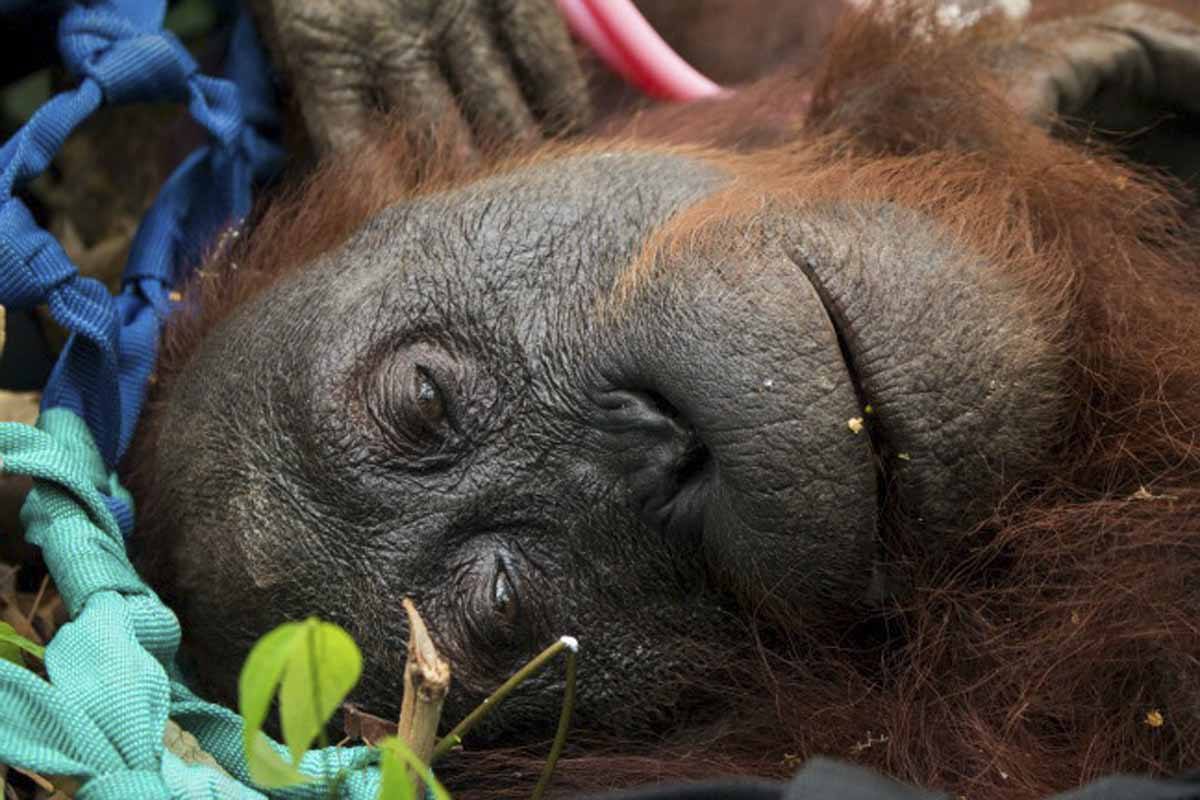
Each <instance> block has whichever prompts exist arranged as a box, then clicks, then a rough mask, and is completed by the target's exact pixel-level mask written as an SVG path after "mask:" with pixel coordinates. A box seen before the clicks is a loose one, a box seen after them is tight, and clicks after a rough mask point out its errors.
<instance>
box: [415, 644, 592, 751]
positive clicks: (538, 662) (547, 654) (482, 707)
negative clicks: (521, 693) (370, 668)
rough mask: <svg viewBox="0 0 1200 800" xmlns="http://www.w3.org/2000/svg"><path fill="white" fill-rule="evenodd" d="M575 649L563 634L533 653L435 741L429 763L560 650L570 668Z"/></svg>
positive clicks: (448, 749) (449, 747)
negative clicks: (567, 655)
mask: <svg viewBox="0 0 1200 800" xmlns="http://www.w3.org/2000/svg"><path fill="white" fill-rule="evenodd" d="M578 649H579V643H578V642H576V641H575V639H574V638H573V637H570V636H564V637H562V638H561V639H559V640H558V641H557V642H555V643H554V644H552V645H550V646H549V647H547V648H546V649H545V650H543V651H542V652H540V653H538V654H537V655H536V656H534V657H533V660H531V661H530V662H529V663H528V664H526V665H525V666H523V667H521V668H520V669H519V670H517V671H516V672H515V673H513V676H512V677H511V678H509V679H508V680H506V681H505V682H504V683H502V684H500V688H498V689H496V691H494V692H492V693H491V694H490V695H488V696H487V697H485V698H484V699H483V702H482V703H480V704H479V705H478V706H476V708H475V710H474V711H472V712H471V713H470V714H468V715H467V716H466V718H465V719H463V721H462V722H460V723H458V724H457V725H455V726H454V730H452V731H450V732H449V733H447V734H446V735H445V736H444V737H442V740H441V741H440V742H438V743H437V747H435V748H434V750H433V755H432V756H430V759H429V764H430V765H431V766H432V764H433V762H435V761H437V760H438V759H439V758H441V757H442V756H444V755H446V753H448V752H450V749H451V748H452V747H454V746H455V745H456V744H458V743H459V742H461V741H462V737H463V736H465V735H466V734H467V733H468V732H469V731H470V730H471V729H472V728H474V727H475V726H476V725H477V724H479V722H480V721H482V720H483V719H484V718H485V717H487V716H488V714H491V713H492V711H493V710H494V709H495V708H496V706H498V705H500V703H501V702H502V701H503V700H504V698H506V697H508V696H509V695H510V694H512V691H513V690H514V689H516V688H517V687H518V686H520V685H521V684H522V683H524V682H525V681H527V680H529V679H530V678H531V677H533V676H534V675H536V674H537V673H538V672H541V670H542V668H543V667H545V666H546V664H547V663H549V662H550V660H551V659H552V658H554V657H555V656H557V655H558V654H559V653H561V652H562V651H563V650H568V651H570V652H571V654H572V659H571V660H570V661H568V662H567V663H568V669H570V665H571V664H572V663H573V661H574V654H575V651H576V650H578ZM572 697H573V694H572ZM560 726H561V720H560Z"/></svg>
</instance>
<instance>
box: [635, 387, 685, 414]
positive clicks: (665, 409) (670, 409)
mask: <svg viewBox="0 0 1200 800" xmlns="http://www.w3.org/2000/svg"><path fill="white" fill-rule="evenodd" d="M642 394H644V395H645V396H646V399H647V400H648V401H650V402H651V403H652V404H653V405H654V407H655V408H656V409H658V413H660V414H662V415H663V416H664V417H666V418H668V419H679V418H680V417H681V416H683V415H682V414H680V413H679V409H678V408H676V407H675V406H674V405H673V404H672V403H671V401H670V400H668V399H667V398H665V397H663V396H662V395H661V394H659V393H658V392H655V391H645V392H643V393H642Z"/></svg>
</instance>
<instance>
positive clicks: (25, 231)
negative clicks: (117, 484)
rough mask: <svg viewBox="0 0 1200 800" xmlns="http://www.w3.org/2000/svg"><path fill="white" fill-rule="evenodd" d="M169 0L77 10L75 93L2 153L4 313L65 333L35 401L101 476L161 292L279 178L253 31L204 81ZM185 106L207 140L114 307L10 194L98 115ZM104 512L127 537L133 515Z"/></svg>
mask: <svg viewBox="0 0 1200 800" xmlns="http://www.w3.org/2000/svg"><path fill="white" fill-rule="evenodd" d="M165 9H166V3H165V0H101V1H98V2H89V3H86V4H85V3H81V2H76V3H73V4H72V6H71V8H70V9H69V10H68V11H67V13H66V14H65V15H64V16H63V19H62V22H61V25H60V27H59V46H60V50H61V52H62V56H63V60H64V62H65V63H66V65H67V66H68V67H69V68H70V69H71V70H72V72H74V73H75V74H76V75H77V76H78V77H79V78H80V83H79V85H78V87H76V88H75V89H73V90H71V91H67V92H64V93H62V94H60V95H58V96H57V97H55V98H53V99H52V100H51V101H50V102H48V103H47V104H46V105H44V106H43V107H42V108H41V109H39V110H38V112H37V113H36V114H34V116H33V117H32V118H31V119H30V120H29V122H28V123H27V124H26V125H25V126H24V127H23V128H22V129H21V130H20V131H19V132H18V133H17V134H16V135H15V136H14V137H13V138H12V139H10V140H9V141H8V142H7V143H5V145H4V147H3V148H0V304H2V305H5V306H8V307H9V308H13V309H25V308H29V307H31V306H34V305H37V304H39V303H46V304H47V306H48V307H49V309H50V313H51V315H52V316H53V317H54V319H55V320H56V321H57V322H58V323H59V324H60V325H62V326H63V327H64V328H66V329H67V330H68V331H70V332H71V336H70V339H69V341H68V343H67V346H66V348H65V350H64V352H63V354H62V357H61V358H60V359H59V362H58V364H57V365H56V367H55V369H54V371H53V373H52V374H51V377H50V380H49V383H48V384H47V386H46V388H45V391H44V393H43V396H42V408H43V409H49V408H60V407H61V408H68V409H71V410H72V411H74V412H75V413H77V414H78V415H79V416H81V417H82V418H83V419H84V420H85V421H86V422H87V424H88V428H89V429H90V430H91V432H92V435H93V436H94V437H95V440H96V442H97V444H98V445H99V447H100V452H101V453H102V454H103V457H104V461H105V463H106V465H107V466H109V467H110V468H111V467H113V466H115V464H116V463H117V461H118V460H119V459H120V457H121V455H122V453H124V451H125V449H126V448H127V447H128V446H129V441H130V439H131V437H132V435H133V430H134V426H135V424H136V421H137V417H138V414H139V412H140V410H141V406H142V403H143V401H144V399H145V392H146V386H147V382H148V379H149V377H150V373H151V371H152V369H153V367H154V360H155V355H156V349H157V341H158V335H159V332H160V329H161V326H162V321H163V318H164V316H165V315H166V313H167V311H168V310H169V300H168V297H169V292H170V290H171V288H172V287H173V286H175V285H176V284H177V283H178V282H179V280H180V279H181V278H182V277H183V276H182V272H183V269H184V268H185V267H187V266H192V265H194V264H195V263H196V261H197V260H198V259H199V258H200V256H201V254H202V253H203V249H204V247H205V246H206V245H207V243H209V242H211V241H212V240H213V237H214V236H215V234H216V233H218V232H219V231H220V230H221V229H222V228H223V227H225V226H228V225H231V224H237V223H238V222H239V221H240V220H241V219H242V218H243V217H245V215H246V214H247V213H248V212H249V210H250V205H251V200H252V189H253V186H254V184H255V183H256V182H261V181H263V180H265V179H267V178H269V177H270V176H271V175H273V174H274V172H275V171H276V170H277V169H278V166H279V164H280V162H281V158H282V154H281V151H280V150H279V148H278V146H277V145H275V144H274V143H273V142H271V141H270V140H268V139H267V138H265V137H264V136H263V134H262V133H261V131H271V130H273V129H274V128H275V127H276V125H277V120H276V118H275V112H274V104H273V102H272V98H271V87H270V84H269V81H268V79H267V76H268V75H269V70H268V67H267V64H266V62H265V61H264V59H263V56H262V52H261V49H260V48H259V47H258V46H257V43H256V41H255V36H254V30H253V26H252V25H251V24H250V21H249V19H248V18H247V17H245V16H244V15H243V17H241V18H240V19H239V21H238V23H237V25H236V27H235V29H234V32H233V36H232V40H231V44H230V53H229V66H228V73H229V75H230V77H231V78H232V79H221V78H212V77H208V76H205V75H201V74H200V73H199V72H198V71H197V65H196V62H195V60H194V59H193V58H192V57H191V55H190V54H189V53H188V52H187V49H186V48H184V46H183V45H182V43H180V41H179V40H178V39H177V38H176V37H175V36H174V35H173V34H171V33H170V32H167V31H164V30H162V20H163V15H164V13H165ZM148 100H156V101H161V100H175V101H179V102H186V103H187V104H188V108H189V110H190V112H191V114H192V116H193V117H194V118H195V119H196V121H197V122H198V123H200V125H202V126H203V127H204V128H205V129H206V130H207V131H208V133H209V134H210V137H211V142H210V144H209V145H208V146H206V147H204V148H201V149H200V150H198V151H197V152H195V153H193V154H192V155H191V156H190V157H189V158H188V159H187V160H186V161H184V163H183V164H182V165H181V166H180V167H179V168H178V169H177V170H176V171H175V173H174V174H173V175H172V176H171V178H170V180H168V181H167V184H166V185H165V186H164V187H163V190H162V192H161V193H160V194H159V196H158V198H157V200H156V201H155V203H154V205H153V206H152V207H151V209H150V211H149V213H148V214H147V215H146V217H145V219H144V220H143V222H142V225H141V227H140V228H139V230H138V232H137V235H136V236H135V238H134V242H133V246H132V250H131V252H130V256H129V262H128V264H127V265H126V268H125V272H124V275H123V279H122V291H121V294H120V295H119V296H117V297H116V298H113V297H111V296H110V295H109V294H108V292H107V291H106V290H105V289H104V287H103V286H102V285H101V284H100V283H99V282H97V281H95V280H93V279H90V278H83V277H80V276H79V275H78V274H77V272H76V270H75V268H74V266H73V265H72V264H71V263H70V260H69V259H68V258H67V255H66V253H65V252H64V251H63V249H62V247H61V246H59V244H58V243H57V242H56V241H54V239H53V238H52V237H51V236H49V235H48V234H47V233H46V232H45V231H43V230H41V229H40V228H39V227H38V226H37V224H36V223H35V222H34V220H33V217H32V215H31V214H30V213H29V210H28V209H27V208H26V207H25V206H24V204H23V203H22V202H21V200H20V199H18V198H17V197H15V196H14V192H16V191H18V190H19V189H20V188H21V187H22V186H23V185H24V184H25V183H26V182H28V181H29V180H31V179H32V178H34V177H36V176H37V175H39V174H41V173H42V172H43V171H44V170H45V169H46V167H47V166H48V165H49V163H50V160H51V159H52V158H53V156H54V154H55V153H56V152H57V151H58V149H59V148H60V147H61V146H62V144H63V142H64V140H65V139H66V138H67V136H69V135H70V133H71V132H72V131H73V130H74V129H75V128H76V127H77V126H78V125H79V124H80V123H82V122H83V121H84V120H85V119H87V118H88V116H90V115H91V114H92V113H93V112H95V110H96V109H97V108H99V107H100V105H101V104H102V103H110V104H119V103H130V102H141V101H148ZM112 510H113V512H114V514H115V515H116V516H117V517H118V519H119V520H121V522H122V528H123V529H125V530H126V533H128V524H129V520H130V519H131V515H130V514H129V512H128V510H127V509H125V510H122V509H120V508H119V507H117V506H116V505H114V507H113V509H112Z"/></svg>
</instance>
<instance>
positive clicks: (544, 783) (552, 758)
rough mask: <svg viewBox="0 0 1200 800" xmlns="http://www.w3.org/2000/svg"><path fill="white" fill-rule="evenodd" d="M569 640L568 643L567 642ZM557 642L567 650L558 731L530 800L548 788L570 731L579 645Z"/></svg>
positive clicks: (573, 640) (536, 797) (572, 642)
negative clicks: (564, 683) (565, 673)
mask: <svg viewBox="0 0 1200 800" xmlns="http://www.w3.org/2000/svg"><path fill="white" fill-rule="evenodd" d="M567 640H570V641H567ZM559 642H560V643H561V644H562V645H563V646H564V647H565V648H566V649H567V677H566V681H567V685H566V688H565V689H564V690H563V704H562V711H561V712H559V715H558V730H557V731H555V732H554V744H552V745H550V755H548V756H546V766H544V767H542V777H540V778H538V782H537V786H536V787H535V788H534V790H533V797H532V799H531V800H542V795H544V794H545V793H546V790H547V789H549V788H550V778H551V777H553V775H554V766H555V765H556V764H557V763H558V757H559V756H560V755H562V751H563V748H564V747H565V746H566V744H567V731H569V730H570V729H571V713H572V712H573V711H574V710H575V661H576V658H577V657H578V655H579V643H578V642H576V641H575V639H574V638H573V637H570V636H564V637H563V638H562V639H559Z"/></svg>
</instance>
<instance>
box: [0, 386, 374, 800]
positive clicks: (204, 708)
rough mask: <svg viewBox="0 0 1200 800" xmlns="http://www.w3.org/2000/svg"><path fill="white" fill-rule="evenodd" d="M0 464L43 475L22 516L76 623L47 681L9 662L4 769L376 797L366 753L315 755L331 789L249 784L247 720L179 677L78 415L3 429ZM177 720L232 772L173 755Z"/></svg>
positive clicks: (240, 792)
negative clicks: (166, 735)
mask: <svg viewBox="0 0 1200 800" xmlns="http://www.w3.org/2000/svg"><path fill="white" fill-rule="evenodd" d="M0 468H2V469H3V471H4V472H6V473H8V474H15V475H29V476H32V477H33V478H34V479H35V480H34V488H33V490H32V491H31V492H30V495H29V499H28V500H26V503H25V507H24V508H23V509H22V512H21V519H22V522H23V523H24V525H25V529H26V538H27V539H28V540H29V541H30V542H32V543H33V544H36V545H38V546H39V547H41V548H42V552H43V554H44V556H45V559H46V564H47V566H48V568H49V569H50V572H51V575H52V576H53V577H54V580H55V582H56V584H57V586H58V588H59V591H60V592H61V594H62V596H63V600H64V602H65V603H66V606H67V609H68V611H69V613H70V616H71V620H70V621H69V622H68V623H66V624H65V625H63V626H62V627H61V628H60V629H59V630H58V632H57V633H56V634H55V636H54V638H53V639H52V640H51V642H50V643H49V644H48V645H47V647H46V658H45V665H46V674H47V678H48V680H43V679H42V678H40V677H39V676H38V675H36V674H34V673H33V672H31V671H29V670H26V669H23V668H21V667H19V666H17V665H14V664H10V663H8V662H3V661H0V763H5V764H10V765H14V766H17V767H22V768H25V769H30V770H34V771H36V772H39V773H42V774H45V775H53V776H69V777H72V778H75V779H77V780H79V781H80V782H81V783H82V784H83V785H82V788H81V789H80V791H79V794H78V797H80V798H82V800H118V798H120V800H126V799H127V798H133V797H136V798H147V800H149V799H151V798H164V800H182V798H189V799H192V798H194V799H195V800H218V798H220V800H226V799H227V798H233V799H234V800H241V799H242V798H246V799H247V800H249V798H263V797H265V796H270V797H280V798H309V797H311V798H313V799H314V800H316V798H325V797H329V784H328V781H329V780H333V779H335V778H336V779H337V785H338V787H339V791H338V796H340V797H343V798H349V799H350V800H374V798H375V797H376V795H377V793H378V787H379V770H378V767H377V766H376V765H375V763H374V758H375V755H374V752H373V751H371V750H369V749H367V748H326V749H325V750H320V751H314V752H311V753H309V754H307V755H306V756H305V758H304V759H303V761H302V762H301V769H302V770H303V771H304V772H306V773H308V774H310V775H312V776H314V777H317V778H321V779H325V780H319V781H315V782H313V783H310V784H305V785H303V786H299V787H294V788H291V789H286V790H281V791H272V792H269V793H266V794H264V793H261V792H259V791H256V790H254V789H252V788H249V786H248V785H247V784H248V783H249V774H248V771H247V769H246V763H245V759H244V757H243V755H242V744H241V729H242V721H241V718H240V717H239V716H238V715H237V714H234V713H233V712H232V711H230V710H228V709H226V708H223V707H221V706H218V705H215V704H212V703H207V702H205V701H203V700H201V699H200V698H198V697H196V696H195V695H194V694H193V693H192V692H191V691H190V690H189V689H188V688H187V686H186V685H184V683H183V682H182V680H181V679H180V676H179V671H178V669H177V667H176V665H175V656H176V652H177V650H178V647H179V638H180V631H179V622H178V620H177V619H176V617H175V615H174V614H173V613H172V612H171V610H170V609H169V608H167V607H166V606H165V605H164V604H163V603H162V601H161V600H159V598H158V597H157V595H155V594H154V592H153V591H151V589H150V588H149V587H148V586H147V585H146V584H145V582H144V581H142V579H141V578H140V577H139V576H138V574H137V572H136V571H135V570H134V568H133V566H132V564H130V562H129V558H128V555H127V554H126V552H125V547H124V543H123V541H122V537H121V532H120V528H119V526H118V523H117V521H116V519H114V517H113V515H112V513H111V512H110V511H109V510H108V506H107V505H106V503H105V499H104V498H105V497H106V496H107V497H118V498H120V499H122V500H124V501H127V502H128V501H129V497H128V494H127V493H125V490H124V489H123V488H121V486H120V484H119V483H118V481H117V479H116V476H115V475H113V474H111V473H109V472H108V471H107V470H106V469H105V467H104V462H103V459H102V458H101V456H100V452H99V450H98V449H97V448H96V445H95V443H94V441H93V439H92V436H91V433H90V432H89V431H88V428H87V426H86V424H85V423H84V422H83V420H82V419H80V418H79V417H77V416H76V415H75V414H74V413H73V412H71V411H68V410H66V409H61V408H59V409H50V410H47V411H45V412H43V413H42V416H41V418H40V419H39V420H38V426H37V428H30V427H28V426H25V425H19V424H16V423H0ZM168 717H170V718H172V719H174V720H175V721H176V722H177V723H178V724H179V725H180V726H181V727H182V728H183V729H184V730H187V731H189V732H191V733H192V735H194V736H195V737H196V738H197V740H199V742H200V745H201V747H203V748H204V749H205V750H206V751H207V752H208V753H210V754H211V755H212V756H213V757H214V758H215V759H216V760H217V762H218V763H219V764H221V766H222V768H224V769H225V770H226V771H227V772H228V773H229V774H228V775H223V774H221V773H220V772H218V771H217V770H214V769H211V768H209V767H206V766H202V765H194V764H186V763H184V762H183V761H182V760H180V759H179V758H178V757H176V756H174V755H173V754H172V753H170V752H169V751H167V750H166V748H165V746H164V744H163V731H164V728H165V726H166V722H167V718H168ZM275 746H276V747H277V748H278V749H279V751H280V752H281V753H285V752H286V751H285V749H284V748H283V747H282V746H280V745H278V744H276V745H275ZM231 776H232V777H231ZM239 781H241V782H242V783H239Z"/></svg>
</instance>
